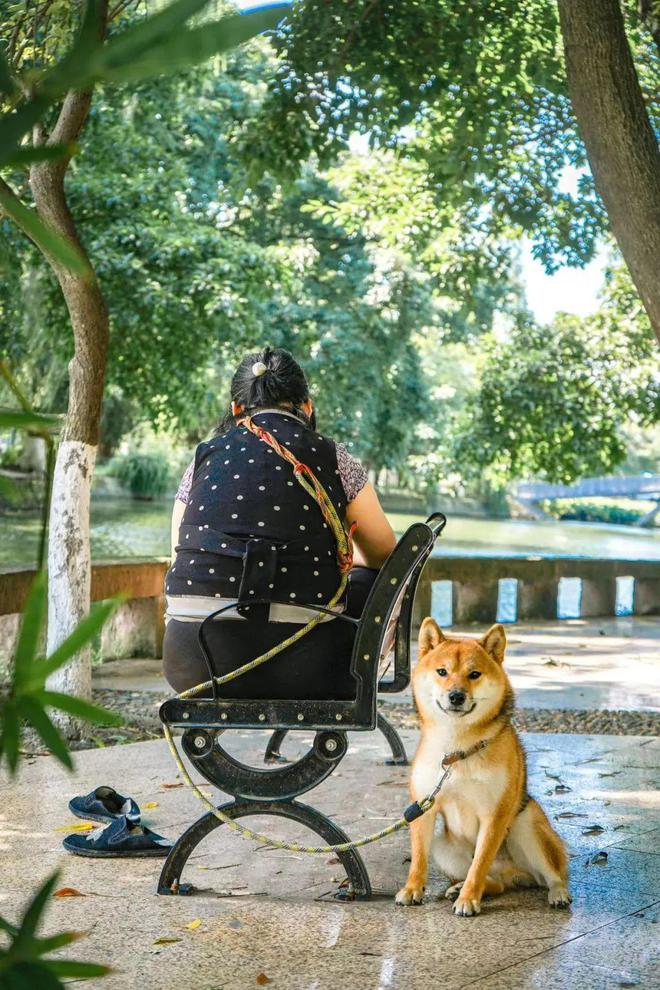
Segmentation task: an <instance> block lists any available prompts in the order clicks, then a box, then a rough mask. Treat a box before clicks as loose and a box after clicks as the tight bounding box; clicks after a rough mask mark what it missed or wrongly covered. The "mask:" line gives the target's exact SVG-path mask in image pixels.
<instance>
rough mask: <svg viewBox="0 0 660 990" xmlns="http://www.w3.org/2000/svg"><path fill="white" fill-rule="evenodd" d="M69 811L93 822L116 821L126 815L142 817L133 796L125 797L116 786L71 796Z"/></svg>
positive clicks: (133, 818) (133, 817)
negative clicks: (118, 791)
mask: <svg viewBox="0 0 660 990" xmlns="http://www.w3.org/2000/svg"><path fill="white" fill-rule="evenodd" d="M69 811H72V812H73V814H74V815H77V816H78V818H86V819H87V820H88V821H92V822H114V821H116V820H117V819H118V818H121V817H123V816H124V815H125V816H126V818H128V819H131V820H133V821H136V820H137V819H139V817H140V809H139V808H138V806H137V804H136V803H135V801H134V800H133V798H130V797H123V796H122V795H121V794H118V793H117V791H116V790H115V789H114V787H97V788H96V790H95V791H90V793H89V794H85V795H81V796H79V797H74V798H71V800H70V801H69Z"/></svg>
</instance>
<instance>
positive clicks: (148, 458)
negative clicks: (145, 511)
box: [112, 451, 169, 499]
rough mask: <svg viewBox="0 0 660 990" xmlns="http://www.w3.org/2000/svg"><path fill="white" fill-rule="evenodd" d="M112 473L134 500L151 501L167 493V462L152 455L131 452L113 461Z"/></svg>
mask: <svg viewBox="0 0 660 990" xmlns="http://www.w3.org/2000/svg"><path fill="white" fill-rule="evenodd" d="M112 473H113V474H114V475H115V477H117V478H118V479H119V481H121V483H122V485H124V486H125V487H126V488H128V490H129V491H130V493H131V495H132V496H133V497H134V498H141V499H152V498H155V497H156V496H157V495H163V494H164V493H165V492H166V491H167V485H168V481H169V468H168V465H167V462H166V461H165V460H164V459H163V458H161V457H158V456H156V455H154V454H146V453H140V452H138V451H133V452H131V453H128V454H123V455H121V456H119V457H116V458H115V459H114V462H113V464H112Z"/></svg>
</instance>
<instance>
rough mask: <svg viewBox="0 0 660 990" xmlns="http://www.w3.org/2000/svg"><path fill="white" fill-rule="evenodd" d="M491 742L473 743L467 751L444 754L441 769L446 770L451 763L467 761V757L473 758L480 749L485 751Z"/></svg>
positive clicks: (485, 740)
mask: <svg viewBox="0 0 660 990" xmlns="http://www.w3.org/2000/svg"><path fill="white" fill-rule="evenodd" d="M498 735H499V733H498ZM491 741H492V740H490V739H482V740H481V742H478V743H475V745H474V746H470V748H469V749H455V750H454V752H453V753H445V755H444V756H443V758H442V766H443V768H445V769H446V768H447V767H450V766H451V765H452V764H453V763H458V762H459V760H467V758H468V756H473V755H474V753H478V752H479V750H480V749H485V748H486V746H487V745H488V743H489V742H491Z"/></svg>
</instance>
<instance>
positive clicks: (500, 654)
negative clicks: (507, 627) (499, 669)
mask: <svg viewBox="0 0 660 990" xmlns="http://www.w3.org/2000/svg"><path fill="white" fill-rule="evenodd" d="M479 643H480V644H481V646H483V648H484V650H485V651H486V653H487V654H488V656H489V657H492V658H493V660H495V661H496V662H497V663H503V662H504V650H505V648H506V633H505V632H504V626H503V625H502V624H501V623H500V622H497V623H496V624H495V625H494V626H491V627H490V629H489V630H488V632H487V633H486V635H485V636H482V637H481V639H480V640H479Z"/></svg>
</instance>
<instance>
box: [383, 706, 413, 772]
mask: <svg viewBox="0 0 660 990" xmlns="http://www.w3.org/2000/svg"><path fill="white" fill-rule="evenodd" d="M376 725H377V727H378V729H379V730H380V731H381V732H382V733H383V735H384V736H385V738H386V739H387V741H388V743H389V744H390V749H391V750H392V759H391V760H385V762H386V763H387V765H388V766H398V767H407V766H408V754H407V753H406V749H405V746H404V745H403V740H402V739H401V736H400V735H399V733H398V732H397V731H396V729H395V728H394V726H393V725H392V723H391V722H389V721H388V720H387V719H386V718H385V716H384V715H381V714H380V712H379V713H378V721H377V723H376Z"/></svg>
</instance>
